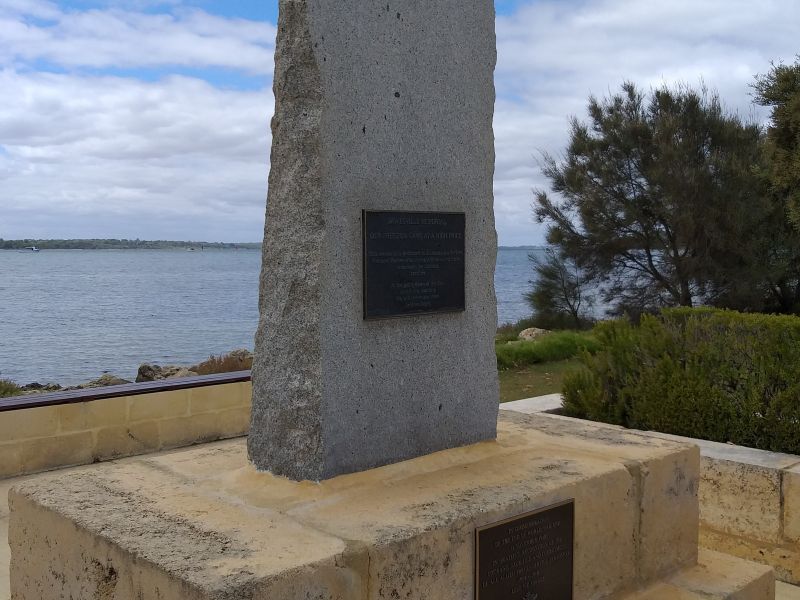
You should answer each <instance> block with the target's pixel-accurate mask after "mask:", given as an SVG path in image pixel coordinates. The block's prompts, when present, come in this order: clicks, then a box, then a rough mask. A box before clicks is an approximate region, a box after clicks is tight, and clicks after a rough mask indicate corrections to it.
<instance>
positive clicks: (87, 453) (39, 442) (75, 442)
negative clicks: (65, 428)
mask: <svg viewBox="0 0 800 600" xmlns="http://www.w3.org/2000/svg"><path fill="white" fill-rule="evenodd" d="M21 412H22V411H21ZM19 446H20V455H21V456H20V462H21V463H22V469H23V470H22V473H36V472H38V471H44V470H47V469H52V468H54V467H62V466H69V465H81V464H86V463H88V462H90V461H91V460H92V450H93V447H94V439H93V435H92V432H91V431H82V432H77V433H65V434H60V435H54V436H52V437H47V438H37V439H32V440H23V441H21V442H19Z"/></svg>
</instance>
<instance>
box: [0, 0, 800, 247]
mask: <svg viewBox="0 0 800 600" xmlns="http://www.w3.org/2000/svg"><path fill="white" fill-rule="evenodd" d="M496 5H497V10H498V17H497V35H498V53H499V57H498V58H499V62H498V68H497V74H496V81H497V93H498V100H497V107H496V116H495V135H496V146H497V169H496V176H495V212H496V215H497V229H498V233H499V238H500V243H501V244H505V245H519V244H536V243H541V242H542V238H543V233H542V229H541V227H540V226H538V225H536V224H534V223H533V222H532V220H531V217H530V203H531V198H532V193H531V191H532V189H533V188H536V187H546V184H547V182H546V181H545V180H543V179H542V177H541V175H540V173H539V169H538V166H537V156H538V155H539V151H541V150H545V151H549V152H552V153H559V152H560V151H561V150H562V149H563V148H564V147H565V144H566V141H567V125H568V118H569V116H570V115H573V114H574V115H578V116H582V115H583V114H584V107H585V105H586V99H587V97H588V95H589V94H595V95H600V96H602V95H607V94H608V93H610V92H613V91H615V90H616V89H617V88H618V87H619V84H620V83H621V82H622V81H623V80H626V79H629V80H632V81H635V82H636V83H638V84H640V85H641V86H644V87H650V86H658V85H661V84H663V83H674V82H688V83H690V84H698V83H699V82H700V81H701V80H702V81H704V82H705V83H706V84H707V85H708V86H710V87H712V88H715V89H717V90H718V91H719V92H720V94H721V95H722V97H723V99H724V101H725V103H726V105H727V106H728V107H729V109H730V110H735V111H738V112H739V113H740V114H742V115H743V116H745V117H747V118H754V119H758V120H763V118H764V114H763V113H762V112H759V111H755V110H754V109H753V108H752V106H751V102H750V89H749V84H750V83H751V82H752V80H753V76H754V74H756V73H763V72H765V71H766V70H768V69H769V63H770V61H771V60H774V61H780V60H783V61H785V62H792V61H793V60H794V56H795V55H796V54H797V53H798V52H800V2H798V1H797V0H759V1H758V2H753V1H752V0H692V1H689V0H671V1H670V2H662V1H657V0H496ZM276 18H277V0H171V1H167V2H159V1H156V0H106V1H103V0H62V1H48V0H0V238H6V239H15V238H79V237H119V238H123V237H125V238H141V239H192V240H209V241H255V240H259V239H260V238H261V231H262V227H263V215H264V198H265V196H266V186H267V183H266V182H267V168H268V160H269V143H270V140H269V119H270V116H271V114H272V108H273V99H272V93H271V83H272V53H273V48H274V39H275V22H276Z"/></svg>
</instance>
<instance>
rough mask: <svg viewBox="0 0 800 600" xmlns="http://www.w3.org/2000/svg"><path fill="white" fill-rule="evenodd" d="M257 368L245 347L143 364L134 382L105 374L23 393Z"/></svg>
mask: <svg viewBox="0 0 800 600" xmlns="http://www.w3.org/2000/svg"><path fill="white" fill-rule="evenodd" d="M252 365H253V353H252V352H250V351H249V350H247V349H245V348H240V349H238V350H233V351H231V352H228V353H227V354H221V355H219V356H211V357H209V358H208V360H204V361H202V362H200V363H197V364H196V365H191V366H182V365H163V366H162V365H157V364H153V363H143V364H141V365H139V369H138V371H137V373H136V377H135V379H134V380H133V381H130V380H128V379H123V378H121V377H117V376H116V375H113V374H111V373H103V374H102V375H101V376H100V377H98V378H97V379H92V380H91V381H87V382H86V383H81V384H78V385H73V386H62V385H59V384H57V383H45V384H42V383H38V382H33V383H29V384H27V385H23V386H21V387H20V390H21V393H23V394H43V393H47V392H67V391H71V390H85V389H92V388H99V387H106V386H109V385H122V384H125V383H134V382H136V383H140V382H143V381H158V380H161V379H176V378H179V377H194V376H197V375H211V374H214V373H229V372H231V371H246V370H248V369H250V368H251V366H252Z"/></svg>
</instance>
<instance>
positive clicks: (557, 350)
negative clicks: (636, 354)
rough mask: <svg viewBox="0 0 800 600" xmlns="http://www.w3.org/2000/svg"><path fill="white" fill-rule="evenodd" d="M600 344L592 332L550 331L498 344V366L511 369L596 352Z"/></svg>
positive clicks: (496, 348)
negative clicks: (545, 333) (586, 352)
mask: <svg viewBox="0 0 800 600" xmlns="http://www.w3.org/2000/svg"><path fill="white" fill-rule="evenodd" d="M599 347H600V346H599V344H598V343H597V341H596V340H595V339H594V337H593V336H592V335H590V334H586V333H578V332H575V331H559V332H555V333H549V334H547V335H544V336H543V337H541V338H539V339H537V340H531V341H516V342H508V343H506V344H497V345H496V346H495V351H496V354H497V368H499V369H510V368H515V367H522V366H524V365H532V364H534V363H543V362H551V361H555V360H565V359H567V358H572V357H573V356H577V355H578V354H580V353H581V352H583V351H588V352H594V351H595V350H597V349H598V348H599Z"/></svg>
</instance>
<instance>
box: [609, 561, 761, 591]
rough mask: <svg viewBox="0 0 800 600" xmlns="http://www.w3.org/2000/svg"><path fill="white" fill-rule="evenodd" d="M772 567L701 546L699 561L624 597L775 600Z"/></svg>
mask: <svg viewBox="0 0 800 600" xmlns="http://www.w3.org/2000/svg"><path fill="white" fill-rule="evenodd" d="M775 598H776V596H775V575H774V573H773V571H772V568H771V567H768V566H765V565H761V564H758V563H754V562H750V561H747V560H742V559H741V558H736V557H733V556H730V555H728V554H721V553H719V552H714V551H713V550H706V549H701V550H700V555H699V557H698V564H697V565H696V566H694V567H689V568H686V569H682V570H681V571H678V572H677V573H675V574H674V575H672V576H670V577H668V578H667V579H665V580H664V581H662V582H659V583H657V584H654V585H651V586H650V587H648V588H647V589H645V590H642V591H639V592H635V593H633V594H629V595H627V596H624V600H775Z"/></svg>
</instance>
